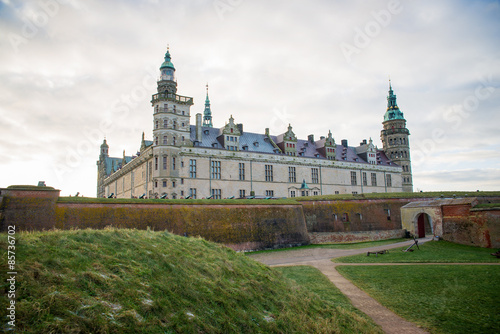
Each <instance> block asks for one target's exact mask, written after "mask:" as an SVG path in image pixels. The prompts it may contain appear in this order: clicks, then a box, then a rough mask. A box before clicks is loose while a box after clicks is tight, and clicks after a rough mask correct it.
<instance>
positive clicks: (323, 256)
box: [250, 238, 470, 334]
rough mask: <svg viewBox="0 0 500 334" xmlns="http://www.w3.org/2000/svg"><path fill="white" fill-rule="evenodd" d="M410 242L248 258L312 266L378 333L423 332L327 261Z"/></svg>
mask: <svg viewBox="0 0 500 334" xmlns="http://www.w3.org/2000/svg"><path fill="white" fill-rule="evenodd" d="M429 240H431V239H430V238H421V239H418V243H419V244H422V243H424V242H426V241H429ZM412 243H413V240H411V241H404V242H398V243H394V244H389V245H383V246H376V247H368V248H361V249H324V248H312V249H300V250H289V251H279V252H271V253H262V254H256V255H250V256H251V257H252V258H253V259H254V260H257V261H259V262H262V263H264V264H267V265H269V266H313V267H315V268H317V269H318V270H320V271H321V272H322V273H323V274H324V275H325V276H326V277H328V279H329V280H330V281H331V282H332V283H333V284H334V285H335V286H336V287H337V288H339V290H340V291H341V292H342V293H343V294H345V295H346V296H347V297H348V298H349V299H350V300H351V303H352V304H353V305H354V307H356V308H358V309H359V310H360V311H362V312H364V313H366V314H367V315H368V316H369V317H371V318H372V319H373V320H374V321H375V323H376V324H378V325H380V326H381V327H382V330H383V331H384V332H385V333H388V334H399V333H405V334H408V333H416V334H418V333H427V332H426V331H425V330H423V329H422V328H419V327H417V325H415V324H413V323H411V322H409V321H406V320H404V319H403V318H401V317H400V316H398V315H396V314H395V313H394V312H392V311H390V310H389V309H387V308H386V307H384V306H382V305H381V304H380V303H379V302H377V301H376V300H375V299H373V298H371V297H370V296H369V295H368V294H366V293H365V292H364V291H362V290H361V289H359V288H358V287H356V286H355V285H354V284H352V283H351V281H349V280H348V279H346V278H344V277H343V276H342V275H340V273H339V272H338V271H337V270H336V269H335V267H336V266H337V265H346V264H344V263H333V262H332V261H331V259H332V258H335V257H341V256H349V255H356V254H363V253H366V252H378V251H382V250H384V249H394V248H402V247H405V246H409V245H411V244H412ZM372 256H374V255H372ZM469 264H470V263H469ZM360 265H363V264H360ZM376 265H378V264H376ZM381 265H387V264H385V263H384V264H381Z"/></svg>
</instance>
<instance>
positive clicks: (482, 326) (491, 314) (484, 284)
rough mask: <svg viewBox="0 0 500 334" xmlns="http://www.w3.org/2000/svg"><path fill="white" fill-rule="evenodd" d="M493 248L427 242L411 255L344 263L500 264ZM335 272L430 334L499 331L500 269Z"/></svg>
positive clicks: (357, 258)
mask: <svg viewBox="0 0 500 334" xmlns="http://www.w3.org/2000/svg"><path fill="white" fill-rule="evenodd" d="M490 253H492V250H491V249H485V248H478V247H471V246H464V245H457V244H453V243H449V242H446V241H439V242H428V243H425V244H424V245H421V246H420V250H416V251H414V252H411V253H405V252H401V251H399V250H397V251H396V250H394V251H391V252H389V253H388V254H384V255H381V256H378V257H375V256H369V257H367V256H366V255H365V254H364V255H355V256H349V257H344V258H338V259H335V262H343V263H364V262H365V263H366V262H370V263H372V262H381V263H408V262H411V263H473V262H480V263H483V262H492V263H499V262H500V259H497V258H495V257H493V256H491V255H490ZM337 270H338V271H339V272H340V273H341V274H342V275H344V276H345V277H346V278H348V279H349V280H351V281H352V282H353V283H354V284H356V285H357V286H358V287H360V288H361V289H363V290H364V291H366V292H367V293H368V294H370V295H371V296H372V297H373V298H375V299H376V300H378V301H379V302H380V303H381V304H383V305H384V306H386V307H387V308H389V309H390V310H392V311H393V312H395V313H397V314H399V315H400V316H402V317H403V318H405V319H407V320H409V321H412V322H414V323H417V324H419V325H421V326H423V327H425V328H427V329H429V330H430V332H431V333H454V334H455V333H498V332H500V313H499V312H498V301H499V300H500V289H498V282H500V266H498V265H425V264H424V265H418V266H405V265H401V266H399V265H396V266H383V265H382V266H362V265H361V266H338V267H337Z"/></svg>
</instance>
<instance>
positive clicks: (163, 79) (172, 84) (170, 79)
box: [158, 46, 177, 94]
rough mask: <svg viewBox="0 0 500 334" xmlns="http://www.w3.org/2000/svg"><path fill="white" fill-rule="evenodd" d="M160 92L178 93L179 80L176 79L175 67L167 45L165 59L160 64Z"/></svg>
mask: <svg viewBox="0 0 500 334" xmlns="http://www.w3.org/2000/svg"><path fill="white" fill-rule="evenodd" d="M158 93H171V94H175V93H177V82H176V80H175V67H174V64H172V57H171V56H170V50H169V47H168V46H167V53H165V61H164V62H163V64H161V66H160V79H159V80H158Z"/></svg>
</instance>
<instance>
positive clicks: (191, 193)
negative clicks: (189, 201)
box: [189, 188, 196, 199]
mask: <svg viewBox="0 0 500 334" xmlns="http://www.w3.org/2000/svg"><path fill="white" fill-rule="evenodd" d="M189 197H191V198H193V199H196V188H189Z"/></svg>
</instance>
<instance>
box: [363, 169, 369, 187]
mask: <svg viewBox="0 0 500 334" xmlns="http://www.w3.org/2000/svg"><path fill="white" fill-rule="evenodd" d="M363 185H364V186H367V185H368V180H367V179H366V173H365V172H363Z"/></svg>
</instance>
